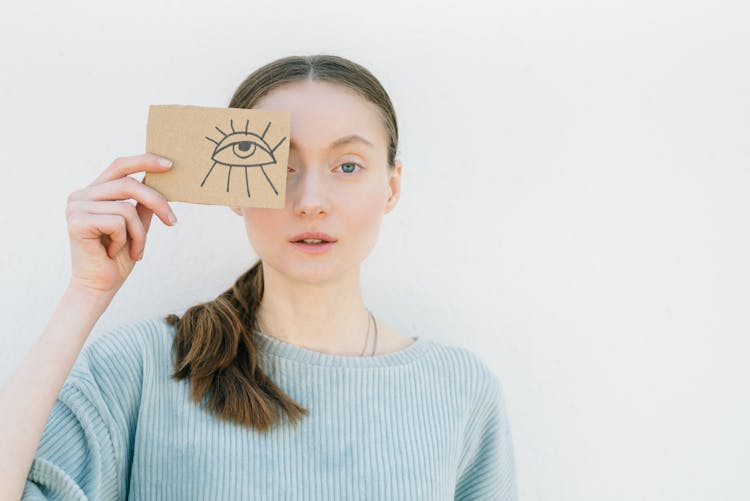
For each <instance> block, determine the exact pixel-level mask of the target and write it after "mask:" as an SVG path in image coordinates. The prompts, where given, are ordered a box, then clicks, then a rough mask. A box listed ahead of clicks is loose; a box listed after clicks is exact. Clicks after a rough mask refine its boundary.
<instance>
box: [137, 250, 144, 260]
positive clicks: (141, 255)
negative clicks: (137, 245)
mask: <svg viewBox="0 0 750 501" xmlns="http://www.w3.org/2000/svg"><path fill="white" fill-rule="evenodd" d="M141 259H143V251H141V253H140V254H138V261H140V260H141Z"/></svg>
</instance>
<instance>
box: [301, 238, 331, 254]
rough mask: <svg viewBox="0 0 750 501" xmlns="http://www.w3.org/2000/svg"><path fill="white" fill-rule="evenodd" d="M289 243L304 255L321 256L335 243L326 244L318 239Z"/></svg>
mask: <svg viewBox="0 0 750 501" xmlns="http://www.w3.org/2000/svg"><path fill="white" fill-rule="evenodd" d="M316 242H317V243H316ZM290 243H291V244H292V245H293V246H294V247H296V248H297V249H299V250H301V251H302V252H304V253H306V254H323V253H325V252H328V251H329V250H330V249H331V248H332V247H333V246H334V245H336V241H333V242H328V241H325V240H320V239H317V240H316V239H304V240H299V241H296V242H290Z"/></svg>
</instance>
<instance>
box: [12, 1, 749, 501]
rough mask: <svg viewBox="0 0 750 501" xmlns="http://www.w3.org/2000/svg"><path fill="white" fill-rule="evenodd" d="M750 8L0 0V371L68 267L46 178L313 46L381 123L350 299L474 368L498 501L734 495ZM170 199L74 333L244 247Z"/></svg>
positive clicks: (220, 226)
mask: <svg viewBox="0 0 750 501" xmlns="http://www.w3.org/2000/svg"><path fill="white" fill-rule="evenodd" d="M748 26H750V8H749V7H748V4H747V3H746V2H742V1H735V2H730V1H727V0H722V1H708V0H704V1H702V2H696V1H684V0H683V1H677V0H673V1H654V0H637V1H634V0H627V1H626V0H623V1H620V2H614V1H606V2H603V1H602V2H584V1H580V0H577V1H567V2H554V1H549V0H548V1H524V2H512V3H511V2H503V3H500V4H497V3H496V2H492V3H491V2H486V3H480V2H477V1H462V2H455V1H452V2H444V4H439V3H435V2H421V3H416V2H405V1H399V2H384V1H379V2H371V3H369V4H354V3H351V2H348V1H344V0H341V1H336V2H333V1H330V0H328V1H325V2H323V3H321V4H317V3H313V2H301V1H299V2H269V1H265V2H259V1H254V2H249V1H237V2H226V1H224V2H217V1H212V2H196V1H183V2H176V1H172V2H156V1H153V0H152V1H149V2H143V3H136V2H133V1H132V0H131V1H128V2H122V3H121V2H118V3H117V4H115V2H103V1H86V2H52V1H42V2H39V1H37V2H6V3H3V5H2V7H0V91H1V92H0V110H2V120H1V121H0V146H1V147H2V149H1V150H0V151H1V152H2V164H3V165H2V172H3V176H2V183H0V190H1V191H0V193H2V197H1V198H0V204H1V205H0V208H1V209H2V210H0V235H1V236H0V239H1V244H0V276H1V277H2V278H1V280H2V285H1V286H0V317H1V318H2V319H3V324H4V326H3V328H2V334H1V335H2V339H1V343H0V346H1V347H2V348H1V353H0V380H1V381H6V380H7V378H8V377H9V375H10V373H11V371H12V370H13V368H14V367H15V366H16V364H18V363H19V362H20V360H21V357H22V356H23V355H24V354H25V353H26V352H27V350H29V349H30V347H31V345H32V343H33V341H34V340H35V339H36V337H37V336H38V335H39V334H40V333H41V331H42V329H43V328H44V326H45V325H46V321H47V318H48V316H49V315H50V314H51V312H52V310H53V309H54V306H55V304H56V302H57V300H58V298H59V296H60V294H61V292H62V290H63V288H64V286H65V283H66V281H67V277H68V273H69V271H70V263H69V247H68V239H67V230H66V225H65V216H64V210H65V201H66V197H67V195H68V193H69V192H71V191H73V190H74V189H77V188H79V187H82V186H84V185H86V184H88V183H89V182H90V181H91V180H93V178H94V177H96V176H97V175H98V173H99V172H100V171H101V170H102V169H103V168H104V167H106V166H107V165H108V164H109V163H110V162H111V161H112V160H113V159H114V158H115V157H117V156H120V155H130V154H136V153H140V152H142V151H143V150H144V148H145V132H146V129H145V127H146V113H147V109H148V105H149V104H196V105H204V106H226V105H227V103H228V100H229V97H230V96H231V94H232V92H233V90H234V88H235V87H236V86H237V85H238V84H239V83H240V81H241V80H242V79H243V78H244V77H245V76H246V75H247V74H248V73H249V72H250V71H252V70H253V69H255V68H256V67H257V66H260V65H261V64H264V63H266V62H268V61H270V60H271V59H274V58H277V57H281V56H285V55H289V54H313V53H321V52H330V53H335V54H339V55H343V56H345V57H349V58H351V59H353V60H355V61H357V62H360V63H362V64H364V65H365V66H367V67H368V68H370V69H371V70H372V71H373V72H374V73H375V74H376V75H377V76H378V77H379V78H380V79H381V81H382V83H383V84H384V85H385V87H386V89H387V90H388V91H389V92H390V93H391V96H392V98H393V100H394V104H395V106H396V110H397V113H398V116H399V120H400V126H401V132H402V138H401V140H402V142H401V145H400V152H401V158H402V159H403V161H404V164H405V167H404V174H403V178H404V180H403V196H402V199H401V202H400V205H399V206H398V208H397V209H396V210H395V211H394V212H392V213H391V214H389V215H388V216H386V218H385V222H384V226H383V229H382V234H381V240H380V242H379V244H378V246H377V247H376V249H375V251H374V252H373V254H372V255H371V256H370V257H369V258H368V260H366V261H365V263H364V266H363V285H364V293H365V299H366V301H367V303H368V305H369V306H370V307H371V309H372V310H373V312H374V313H375V314H376V315H377V316H378V317H379V318H382V319H383V320H384V321H386V322H389V323H391V324H392V325H394V326H396V327H397V328H400V329H401V330H403V331H405V332H406V333H408V334H410V335H423V336H425V337H428V338H432V339H435V340H438V341H442V342H445V343H450V344H457V345H463V346H466V347H468V348H470V349H473V350H475V351H476V352H477V353H478V354H480V355H481V356H482V357H483V358H485V359H486V360H487V361H488V363H490V364H491V365H492V367H493V368H494V369H495V370H496V371H497V372H498V374H499V375H500V376H501V379H502V380H503V384H504V387H505V391H506V404H507V405H508V409H509V413H510V419H511V426H512V432H513V437H514V442H515V446H516V456H517V462H518V476H519V485H520V491H521V497H522V499H524V500H525V501H541V500H553V499H554V500H560V501H580V500H586V501H588V500H591V501H598V500H623V501H625V500H628V501H630V500H635V499H638V500H640V499H644V500H646V499H647V500H660V501H661V500H681V501H686V500H705V499H721V500H740V499H750V484H748V483H747V481H746V476H747V472H748V470H750V432H748V430H747V423H748V422H750V403H748V398H747V397H748V389H750V388H749V386H750V385H749V384H748V383H749V382H750V370H749V369H748V368H747V364H746V361H745V359H746V357H747V354H748V349H749V348H750V342H748V338H747V335H748V333H749V332H750V317H749V316H748V303H749V301H750V289H749V287H748V282H749V281H750V266H749V265H748V255H750V237H749V236H748V217H747V216H748V211H749V210H750V197H748V189H749V188H750V169H749V168H748V164H749V161H750V119H749V118H748V117H749V116H750V93H749V92H748V89H750V69H749V66H748V61H750V54H749V52H750V50H749V48H750V31H749V30H748ZM173 205H174V207H175V212H176V213H177V216H178V217H179V218H180V222H179V223H178V224H177V226H176V227H174V228H168V227H165V226H164V225H162V224H161V223H160V222H159V221H158V220H156V218H155V219H154V223H153V226H152V229H151V231H150V233H149V237H148V244H147V247H146V252H145V259H144V261H143V262H141V263H139V264H137V265H136V269H135V271H134V272H133V275H132V276H131V277H130V279H129V280H128V282H126V284H125V285H124V287H123V288H122V289H121V291H120V293H119V295H118V296H117V297H116V299H115V301H114V302H113V303H112V305H111V307H110V308H109V310H108V311H107V312H106V314H105V315H104V316H103V317H102V318H101V320H100V321H99V323H98V324H97V327H96V330H95V332H94V333H93V334H92V336H93V337H96V336H98V335H100V334H101V333H102V332H104V331H105V330H107V329H108V328H110V327H112V326H114V325H117V324H120V323H125V322H130V321H134V320H137V319H141V318H145V317H150V316H157V315H162V314H164V313H166V312H168V311H172V310H175V309H180V308H185V307H187V306H188V305H190V304H193V303H194V302H197V301H202V300H208V299H211V298H213V297H215V296H216V295H217V294H219V293H220V292H222V291H223V290H225V288H226V287H228V286H229V285H230V284H231V283H232V282H233V281H234V278H235V277H236V276H237V275H238V274H239V273H240V272H241V271H243V270H244V269H245V268H246V267H247V266H248V265H249V264H250V263H251V262H253V261H254V260H255V255H254V253H253V250H252V248H251V247H250V245H249V243H248V241H247V238H246V235H245V232H244V226H243V225H242V221H241V219H240V218H238V217H236V216H234V215H233V214H232V213H231V212H230V211H229V210H228V209H226V208H223V207H211V206H199V205H190V204H184V203H179V202H177V203H174V204H173ZM198 234H200V235H201V236H202V237H201V238H196V235H198ZM206 262H209V263H210V266H205V265H204V263H206Z"/></svg>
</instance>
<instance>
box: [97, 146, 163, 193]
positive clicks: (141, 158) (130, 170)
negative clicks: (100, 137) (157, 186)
mask: <svg viewBox="0 0 750 501" xmlns="http://www.w3.org/2000/svg"><path fill="white" fill-rule="evenodd" d="M171 165H172V162H171V161H170V160H169V159H166V158H162V157H160V156H158V155H154V154H153V153H143V154H141V155H133V156H129V157H119V158H116V159H115V160H114V161H113V162H112V163H111V164H110V165H109V167H107V168H106V169H104V172H102V173H101V174H100V175H99V177H97V178H96V179H94V181H92V182H91V184H90V185H89V186H91V185H95V184H101V183H106V182H107V181H112V180H114V179H119V178H122V177H125V176H129V175H130V174H135V173H136V172H141V171H146V172H164V171H165V170H167V169H168V168H169V167H170V166H171Z"/></svg>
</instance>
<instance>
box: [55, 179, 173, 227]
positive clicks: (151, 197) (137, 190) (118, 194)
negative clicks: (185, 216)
mask: <svg viewBox="0 0 750 501" xmlns="http://www.w3.org/2000/svg"><path fill="white" fill-rule="evenodd" d="M129 198H132V199H134V200H136V201H137V202H138V203H140V204H142V205H144V206H146V207H147V208H148V209H150V210H151V211H153V212H155V213H156V215H157V216H158V217H159V219H161V220H162V222H164V224H166V225H168V226H172V225H173V224H174V223H175V222H177V217H176V216H175V215H174V212H172V209H171V207H170V205H169V203H168V202H167V198H166V197H165V196H164V195H162V194H161V193H159V192H158V191H156V190H155V189H153V188H151V187H149V186H146V185H145V184H143V183H142V182H140V181H137V180H136V179H133V178H132V177H124V178H120V179H114V180H111V181H105V182H104V183H101V184H94V185H89V186H87V187H86V188H83V189H81V190H77V191H74V192H73V193H71V194H70V196H69V197H68V203H72V202H76V201H89V200H95V201H106V200H112V201H114V200H127V199H129ZM149 217H150V216H149ZM170 218H173V219H170Z"/></svg>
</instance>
